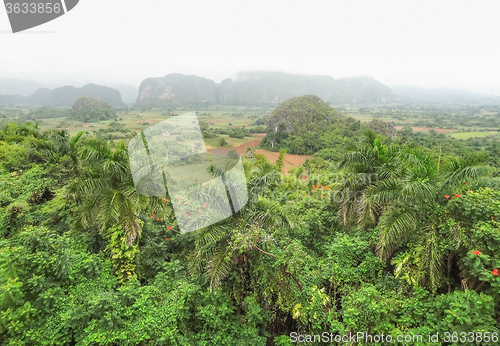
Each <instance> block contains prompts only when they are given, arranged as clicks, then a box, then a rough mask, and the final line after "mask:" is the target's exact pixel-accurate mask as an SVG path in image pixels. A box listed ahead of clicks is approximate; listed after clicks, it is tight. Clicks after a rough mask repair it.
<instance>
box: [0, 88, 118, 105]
mask: <svg viewBox="0 0 500 346" xmlns="http://www.w3.org/2000/svg"><path fill="white" fill-rule="evenodd" d="M83 96H88V97H92V98H95V99H101V100H104V101H106V102H107V103H109V104H110V105H111V106H113V107H123V106H125V104H124V103H123V101H122V98H121V95H120V92H119V91H118V90H116V89H112V88H109V87H106V86H101V85H96V84H87V85H84V86H83V87H81V88H76V87H74V86H63V87H60V88H55V89H53V90H51V89H48V88H40V89H37V90H36V91H35V92H34V93H33V94H31V95H30V96H21V95H4V96H2V95H0V106H2V105H16V104H17V105H34V106H51V107H70V106H72V105H73V104H74V103H75V101H76V100H78V99H79V98H80V97H83Z"/></svg>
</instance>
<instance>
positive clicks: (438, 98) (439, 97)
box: [392, 86, 500, 103]
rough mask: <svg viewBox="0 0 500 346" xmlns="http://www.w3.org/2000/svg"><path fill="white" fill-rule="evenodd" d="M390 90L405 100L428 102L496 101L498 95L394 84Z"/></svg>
mask: <svg viewBox="0 0 500 346" xmlns="http://www.w3.org/2000/svg"><path fill="white" fill-rule="evenodd" d="M392 91H393V92H394V93H395V94H397V95H400V96H401V97H402V99H403V100H404V101H406V102H429V103H434V102H438V103H454V102H456V103H491V102H494V103H497V102H500V96H494V95H486V94H480V93H473V92H470V91H468V90H463V89H453V88H417V87H410V86H396V87H393V88H392Z"/></svg>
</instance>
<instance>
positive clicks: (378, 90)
mask: <svg viewBox="0 0 500 346" xmlns="http://www.w3.org/2000/svg"><path fill="white" fill-rule="evenodd" d="M2 95H3V96H2ZM302 95H315V96H318V97H319V98H321V99H322V100H323V101H325V102H327V103H330V104H332V105H340V104H374V103H379V104H385V103H498V102H500V96H492V95H485V94H479V93H472V92H469V91H467V90H460V89H451V88H417V87H410V86H397V87H394V88H392V89H391V88H389V87H388V86H387V85H384V84H383V83H381V82H379V81H378V80H376V79H374V78H372V77H353V78H340V79H334V78H332V77H331V76H325V75H299V74H287V73H282V72H261V71H253V72H252V71H250V72H240V73H238V74H237V75H236V77H234V78H226V79H224V80H222V81H221V82H220V83H216V82H214V81H213V80H210V79H207V78H204V77H200V76H195V75H184V74H180V73H172V74H168V75H166V76H164V77H155V78H146V79H145V80H143V81H142V83H141V84H140V86H139V88H136V87H133V86H129V85H124V84H118V85H112V87H107V86H100V85H96V84H86V85H84V86H83V87H81V88H77V87H74V86H71V85H67V86H63V87H57V88H53V87H52V86H51V85H49V84H44V83H42V82H36V81H22V80H16V79H0V106H6V105H33V106H50V107H70V106H72V105H73V103H74V102H75V101H76V100H77V99H79V98H80V97H83V96H88V97H92V98H95V99H101V100H104V101H106V102H107V103H109V104H110V105H111V106H113V107H123V106H125V103H126V104H134V102H135V105H137V106H139V107H176V106H190V105H193V106H196V105H209V104H223V105H242V106H269V107H276V106H278V105H280V104H281V103H282V102H284V101H285V100H288V99H290V98H292V97H297V96H302Z"/></svg>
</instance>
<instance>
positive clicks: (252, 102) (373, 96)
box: [136, 72, 398, 106]
mask: <svg viewBox="0 0 500 346" xmlns="http://www.w3.org/2000/svg"><path fill="white" fill-rule="evenodd" d="M306 94H310V95H316V96H318V97H320V98H321V99H322V100H323V101H325V102H328V103H331V104H342V103H390V102H395V101H397V100H398V98H397V97H395V96H394V95H393V93H392V91H391V89H390V88H389V87H388V86H386V85H384V84H382V83H380V82H379V81H377V80H376V79H374V78H371V77H356V78H344V79H337V80H335V79H333V78H332V77H330V76H307V75H293V74H286V73H282V72H242V73H239V74H238V75H237V77H236V78H235V79H231V78H227V79H225V80H223V81H222V82H221V83H220V84H217V83H215V82H214V81H212V80H210V79H206V78H203V77H198V76H194V75H189V76H187V75H183V74H178V73H174V74H169V75H166V76H164V77H157V78H147V79H146V80H144V81H143V82H142V83H141V86H140V87H139V96H138V98H137V101H136V104H137V105H139V106H180V105H186V104H226V105H244V106H263V105H268V106H277V105H279V104H281V103H282V102H283V101H285V100H287V99H289V98H292V97H296V96H301V95H306Z"/></svg>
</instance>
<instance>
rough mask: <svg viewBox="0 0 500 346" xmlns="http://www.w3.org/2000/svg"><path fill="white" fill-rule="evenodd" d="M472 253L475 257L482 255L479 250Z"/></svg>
mask: <svg viewBox="0 0 500 346" xmlns="http://www.w3.org/2000/svg"><path fill="white" fill-rule="evenodd" d="M472 253H473V254H474V255H476V256H477V255H480V254H481V253H480V252H479V251H477V250H474V251H472Z"/></svg>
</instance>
